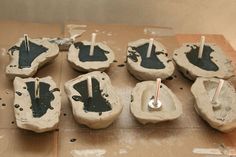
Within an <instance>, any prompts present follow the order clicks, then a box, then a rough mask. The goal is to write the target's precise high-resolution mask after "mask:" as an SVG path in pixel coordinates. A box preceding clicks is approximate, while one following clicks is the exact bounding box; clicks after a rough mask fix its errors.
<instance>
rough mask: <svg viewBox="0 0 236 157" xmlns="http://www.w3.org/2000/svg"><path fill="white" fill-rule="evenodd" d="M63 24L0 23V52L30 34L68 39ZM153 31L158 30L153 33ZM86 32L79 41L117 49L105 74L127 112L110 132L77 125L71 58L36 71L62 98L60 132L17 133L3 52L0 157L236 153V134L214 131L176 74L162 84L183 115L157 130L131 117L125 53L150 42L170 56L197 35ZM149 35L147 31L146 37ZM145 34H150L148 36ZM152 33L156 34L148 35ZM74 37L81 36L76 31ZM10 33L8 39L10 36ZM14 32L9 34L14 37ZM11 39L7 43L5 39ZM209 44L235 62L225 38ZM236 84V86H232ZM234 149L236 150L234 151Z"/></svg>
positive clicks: (102, 28)
mask: <svg viewBox="0 0 236 157" xmlns="http://www.w3.org/2000/svg"><path fill="white" fill-rule="evenodd" d="M67 25H68V24H65V27H64V28H62V27H61V25H54V24H50V25H46V24H32V23H19V22H0V28H1V29H0V30H1V31H0V32H1V34H3V35H1V36H0V48H6V49H7V48H9V47H10V46H11V45H12V44H13V43H15V42H16V41H17V40H18V38H19V37H20V36H22V35H23V34H24V33H28V34H29V35H30V36H32V37H62V36H66V37H68V36H69V34H70V32H69V31H70V30H69V28H68V27H67ZM154 28H155V29H154ZM76 29H79V30H80V29H82V30H85V32H84V33H83V34H82V36H81V37H80V38H77V40H90V39H91V33H92V32H96V33H97V39H96V41H97V42H103V43H105V44H107V45H108V46H109V47H111V48H112V49H113V51H114V52H115V55H116V60H117V62H114V63H113V64H112V66H111V67H110V69H109V70H107V71H106V72H107V73H108V75H109V76H110V78H111V81H112V84H113V86H114V87H115V90H116V92H117V94H118V95H119V97H120V99H121V102H122V104H123V105H124V108H123V111H122V113H121V115H120V116H119V117H118V119H117V120H116V121H115V122H114V123H113V124H112V125H111V126H110V127H108V128H106V129H101V130H92V129H89V128H87V127H85V126H82V125H79V124H77V123H76V122H75V120H74V119H73V115H72V112H71V106H70V104H69V101H68V99H67V96H66V95H65V92H64V83H65V82H66V81H68V80H70V79H72V78H75V77H77V76H78V75H80V74H81V73H79V72H77V71H75V70H73V69H72V68H71V67H70V65H69V64H68V62H67V60H66V59H67V52H60V54H59V56H58V57H57V58H56V59H55V60H54V61H53V62H51V63H49V64H48V65H45V66H44V67H43V68H42V69H40V70H39V71H38V73H37V74H36V76H38V77H43V76H47V75H51V76H52V77H53V79H54V80H55V82H56V83H57V85H58V86H59V87H60V89H61V92H62V109H61V117H60V123H59V128H58V130H56V131H52V132H48V133H43V134H36V133H33V132H30V131H25V130H21V129H18V128H17V127H16V125H15V121H14V113H13V104H12V103H13V87H12V81H11V80H9V79H8V78H6V76H5V75H4V70H5V66H6V65H7V64H8V61H9V60H8V56H7V55H6V52H4V51H3V50H1V52H0V73H1V74H0V98H1V99H0V156H1V157H20V156H24V157H33V156H34V157H37V156H39V157H41V156H44V157H56V156H59V157H81V156H101V157H106V156H109V157H110V156H129V157H131V156H135V157H136V156H153V157H156V156H165V157H173V156H181V157H182V156H205V155H209V154H205V155H204V154H197V153H195V152H194V151H193V150H194V149H195V150H196V148H216V149H218V148H222V145H223V146H224V148H225V149H227V148H235V147H236V131H233V132H231V133H228V134H224V133H220V132H219V131H216V130H214V129H212V128H211V127H210V126H209V125H208V124H207V123H205V122H204V121H203V120H202V119H201V118H200V117H199V116H198V115H197V114H196V112H195V110H194V108H193V96H192V94H191V93H190V86H191V84H192V82H191V81H189V80H187V79H185V78H184V77H182V75H181V74H180V73H179V72H178V71H177V70H176V71H175V73H174V74H173V79H172V80H166V81H164V83H165V84H166V85H167V86H168V87H169V88H170V89H172V91H173V92H174V93H175V94H176V95H177V96H178V98H179V99H180V100H181V101H182V103H183V115H182V116H181V117H180V118H179V119H177V120H175V121H171V122H163V123H160V124H156V125H141V124H139V123H138V122H137V121H136V120H135V119H134V117H133V116H132V115H131V113H130V109H129V103H130V95H131V90H132V88H133V87H134V86H135V84H136V83H137V82H138V81H137V80H136V79H135V78H133V77H132V76H131V75H130V74H129V73H128V72H127V70H126V65H125V60H126V47H127V43H128V42H129V41H134V40H137V39H140V38H150V37H153V38H154V39H156V40H158V41H160V42H161V43H163V45H164V46H166V48H167V50H168V53H169V56H171V54H172V52H173V50H174V49H176V48H178V47H179V46H180V44H181V43H182V42H186V41H188V42H191V41H197V40H198V39H199V36H198V35H174V34H173V33H172V31H171V29H170V28H161V27H151V26H129V25H96V24H87V25H81V24H80V26H79V27H77V28H76ZM147 29H148V30H149V31H147ZM145 30H146V31H145ZM150 30H152V31H153V30H154V31H155V32H154V33H152V32H151V33H150ZM73 31H74V32H79V31H75V30H73ZM6 32H9V33H6ZM10 32H11V33H10ZM4 36H7V37H4ZM206 39H207V40H208V39H209V40H210V41H212V42H216V43H217V44H218V45H219V46H221V47H222V48H223V49H224V50H225V51H226V53H227V54H229V55H230V57H231V58H232V59H233V61H234V63H235V62H236V52H235V51H234V50H233V49H232V48H231V46H230V45H229V44H228V43H227V41H226V40H225V39H224V38H223V37H222V36H221V35H207V37H206ZM232 81H233V82H234V83H235V86H236V81H235V80H234V79H233V80H232ZM235 149H236V148H235Z"/></svg>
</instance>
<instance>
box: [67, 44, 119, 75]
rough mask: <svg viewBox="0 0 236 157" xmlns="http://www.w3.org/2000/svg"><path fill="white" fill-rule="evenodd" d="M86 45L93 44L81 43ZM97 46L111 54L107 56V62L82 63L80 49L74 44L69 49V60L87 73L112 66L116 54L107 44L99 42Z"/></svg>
mask: <svg viewBox="0 0 236 157" xmlns="http://www.w3.org/2000/svg"><path fill="white" fill-rule="evenodd" d="M81 42H82V43H83V44H84V45H91V42H89V41H81ZM95 46H99V47H100V48H101V49H103V50H105V51H108V52H109V53H108V54H106V53H105V55H106V56H107V61H102V62H101V61H86V62H81V61H80V60H79V57H78V56H79V53H80V49H79V48H78V49H77V48H75V46H74V44H71V46H70V48H69V52H68V55H67V60H68V61H69V62H70V63H71V64H73V65H74V66H76V67H78V68H79V69H82V70H85V71H93V70H99V69H105V68H108V67H109V66H110V64H111V63H113V60H114V59H115V55H114V52H113V51H112V50H111V49H110V48H109V47H108V46H107V45H105V44H103V43H101V42H98V43H96V44H95Z"/></svg>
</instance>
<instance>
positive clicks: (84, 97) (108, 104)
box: [65, 71, 123, 129]
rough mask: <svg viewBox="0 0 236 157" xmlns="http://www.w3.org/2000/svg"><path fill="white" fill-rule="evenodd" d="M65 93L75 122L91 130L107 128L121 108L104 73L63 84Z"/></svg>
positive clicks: (82, 76) (93, 73) (81, 77)
mask: <svg viewBox="0 0 236 157" xmlns="http://www.w3.org/2000/svg"><path fill="white" fill-rule="evenodd" d="M89 78H90V81H89ZM89 82H90V83H89ZM65 91H66V93H67V96H68V98H69V100H70V102H71V105H72V111H73V115H74V117H75V120H76V121H77V122H78V123H80V124H84V125H86V126H88V127H90V128H93V129H100V128H106V127H108V126H109V125H110V124H111V123H112V122H113V121H114V120H115V119H116V118H117V117H118V116H119V114H120V113H121V111H122V108H123V106H122V105H121V104H120V101H119V98H118V96H117V94H116V93H115V92H114V89H113V87H112V85H111V81H110V78H109V77H108V75H107V74H105V73H104V72H99V71H94V72H90V73H88V74H84V75H80V76H79V77H77V78H75V79H73V80H70V81H68V82H66V83H65ZM90 91H91V92H92V93H90ZM90 95H91V96H90Z"/></svg>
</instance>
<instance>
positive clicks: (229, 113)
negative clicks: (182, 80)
mask: <svg viewBox="0 0 236 157" xmlns="http://www.w3.org/2000/svg"><path fill="white" fill-rule="evenodd" d="M218 83H219V79H217V78H201V77H200V78H197V79H196V81H195V82H194V84H193V85H192V88H191V91H192V93H193V95H194V97H195V103H194V107H195V109H196V111H197V113H198V114H199V115H200V116H201V117H202V118H203V119H204V120H205V121H207V122H208V123H209V124H210V126H211V127H213V128H215V129H217V130H220V131H222V132H229V131H231V130H233V129H234V128H236V93H235V89H234V87H233V85H232V84H231V83H230V82H228V81H225V82H224V84H223V87H222V89H221V92H220V95H219V97H218V101H217V104H216V105H217V106H219V107H217V108H213V105H215V104H213V103H212V102H211V100H212V98H213V95H214V93H215V91H216V88H217V86H218Z"/></svg>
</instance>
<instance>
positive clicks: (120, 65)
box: [117, 64, 125, 67]
mask: <svg viewBox="0 0 236 157" xmlns="http://www.w3.org/2000/svg"><path fill="white" fill-rule="evenodd" d="M117 66H118V67H124V66H125V65H124V64H119V65H117Z"/></svg>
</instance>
